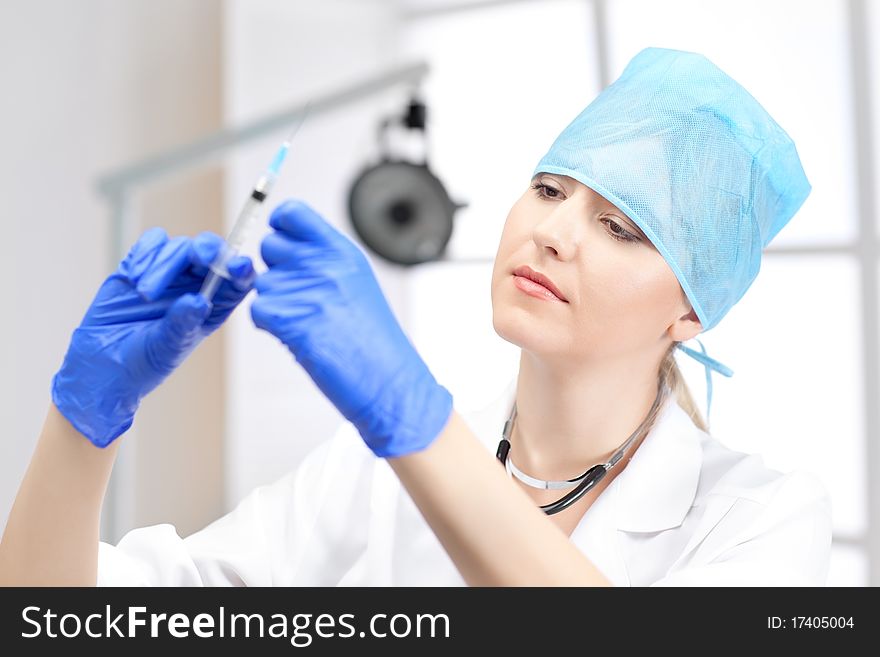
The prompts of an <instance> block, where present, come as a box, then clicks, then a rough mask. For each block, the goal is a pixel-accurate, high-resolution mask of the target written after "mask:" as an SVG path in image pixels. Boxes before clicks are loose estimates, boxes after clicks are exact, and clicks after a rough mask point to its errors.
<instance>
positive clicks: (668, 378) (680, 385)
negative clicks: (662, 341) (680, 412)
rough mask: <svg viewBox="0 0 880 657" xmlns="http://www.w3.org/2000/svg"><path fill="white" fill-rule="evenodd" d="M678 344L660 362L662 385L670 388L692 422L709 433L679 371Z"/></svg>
mask: <svg viewBox="0 0 880 657" xmlns="http://www.w3.org/2000/svg"><path fill="white" fill-rule="evenodd" d="M678 344H679V343H678V342H673V343H672V345H670V347H669V350H668V351H667V352H666V354H665V355H664V356H663V360H662V361H661V362H660V372H659V377H660V381H661V383H662V382H665V384H666V385H667V386H668V387H669V390H670V391H671V392H672V394H674V395H675V400H676V401H677V402H678V405H679V406H681V407H682V408H683V409H684V411H685V412H686V413H687V414H688V415H689V416H690V418H691V421H692V422H693V423H694V424H695V425H696V426H697V427H698V428H699V429H702V430H703V431H705V432H706V433H709V427H708V425H707V424H706V421H705V420H704V419H703V415H702V413H700V409H699V408H698V407H697V405H696V404H695V403H694V398H693V396H692V395H691V391H690V388H688V385H687V383H686V382H685V380H684V377H683V376H682V374H681V371H680V370H679V369H678V363H676V362H675V347H676V345H678Z"/></svg>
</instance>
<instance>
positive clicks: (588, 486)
mask: <svg viewBox="0 0 880 657" xmlns="http://www.w3.org/2000/svg"><path fill="white" fill-rule="evenodd" d="M666 391H668V388H667V386H666V385H665V383H664V382H662V381H661V382H660V383H659V384H658V390H657V396H656V397H655V398H654V403H653V405H652V406H651V409H650V410H649V411H648V414H647V415H646V416H645V419H644V420H642V423H641V424H640V425H639V426H638V427H637V428H636V430H635V431H633V433H632V435H630V437H629V438H627V439H626V440H625V441H624V443H623V444H622V445H621V446H620V447H619V448H618V449H617V451H615V452H614V454H612V455H611V458H610V459H608V461H607V462H606V463H600V464H598V465H594V466H593V467H592V468H590V469H589V470H587V471H586V472H584V473H583V474H582V475H580V476H579V477H575V478H574V479H566V480H563V481H547V480H544V479H537V478H535V477H531V476H529V475H527V474H526V473H524V472H523V471H522V470H520V469H519V468H517V467H516V466H515V465H514V464H513V461H512V460H511V459H510V458H509V453H510V434H511V432H512V431H513V423H514V420H516V402H514V403H513V408H512V409H511V411H510V417H508V418H507V421H506V422H505V423H504V429H503V431H502V433H501V442H499V443H498V451H497V452H496V454H495V456H496V457H497V458H498V460H499V461H501V464H502V465H503V466H504V468H505V470H507V474H508V475H510V476H513V477H516V478H517V479H519V480H520V481H522V482H523V483H524V484H526V485H528V486H531V487H532V488H540V489H543V490H562V489H567V488H572V490H571V491H569V492H568V493H566V494H565V495H563V496H562V497H561V498H559V499H558V500H556V501H555V502H551V503H550V504H543V505H540V508H541V510H542V511H544V513H546V514H547V515H548V516H549V515H553V514H554V513H559V512H560V511H564V510H565V509H567V508H568V507H570V506H571V505H572V504H574V503H575V502H577V501H578V500H579V499H581V498H582V497H583V496H584V495H586V494H587V493H588V492H589V491H590V490H592V489H593V487H595V486H596V484H598V483H599V482H600V481H602V479H604V478H605V475H607V474H608V472H609V470H611V468H613V467H614V466H615V465H617V462H618V461H620V459H621V458H623V455H624V454H625V453H626V450H627V449H628V448H629V447H630V445H632V443H633V442H634V441H635V440H636V439H637V438H638V437H639V436H641V435H642V434H643V432H644V430H645V428H646V426H648V425H649V423H651V422H653V420H654V418H655V416H656V414H657V409H659V408H660V405H661V404H662V403H663V400H664V399H665V398H666V395H665V394H664V393H665V392H666Z"/></svg>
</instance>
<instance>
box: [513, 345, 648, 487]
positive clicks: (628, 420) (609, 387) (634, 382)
mask: <svg viewBox="0 0 880 657" xmlns="http://www.w3.org/2000/svg"><path fill="white" fill-rule="evenodd" d="M645 362H646V359H645V357H644V355H643V354H642V355H641V356H640V357H639V358H638V359H636V358H631V359H626V358H623V359H617V360H609V361H605V362H601V363H597V364H591V365H590V366H589V367H584V366H581V367H573V366H571V365H570V364H568V365H566V364H563V365H558V364H549V363H548V362H547V361H545V360H542V359H540V358H538V357H536V356H535V355H534V354H532V353H530V352H527V351H525V350H523V351H522V355H521V357H520V367H519V376H518V378H517V386H516V406H517V418H516V421H515V423H514V426H513V432H512V434H511V455H512V458H513V459H514V461H515V462H516V465H517V467H519V468H520V469H521V470H523V471H524V472H526V473H528V474H530V475H532V476H534V477H539V478H541V479H568V478H571V477H574V476H577V475H579V474H581V473H582V472H583V471H584V470H586V469H587V468H589V467H591V466H593V465H595V464H597V463H601V462H603V461H605V460H607V459H608V458H609V457H610V456H611V455H612V454H613V453H614V452H615V451H616V450H617V448H618V447H620V445H621V444H622V443H623V442H624V441H625V440H626V439H627V438H628V437H629V436H630V435H631V434H632V433H633V431H635V430H636V428H638V426H639V425H640V424H641V423H642V421H643V420H644V419H645V416H646V415H647V414H648V412H649V411H650V409H651V406H652V404H653V403H654V399H655V398H656V396H657V365H654V366H653V367H651V366H649V367H646V366H645Z"/></svg>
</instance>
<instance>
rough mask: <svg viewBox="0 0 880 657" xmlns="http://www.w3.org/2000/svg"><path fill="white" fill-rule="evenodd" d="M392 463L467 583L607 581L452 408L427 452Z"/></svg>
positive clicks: (589, 583)
mask: <svg viewBox="0 0 880 657" xmlns="http://www.w3.org/2000/svg"><path fill="white" fill-rule="evenodd" d="M389 463H390V465H391V467H392V468H393V469H394V471H395V472H396V473H397V476H398V477H399V478H400V480H401V482H403V485H404V486H405V487H406V489H407V491H408V492H409V494H410V496H411V497H412V499H413V501H414V502H415V503H416V505H417V506H418V507H419V509H420V510H421V512H422V514H423V515H424V516H425V519H426V520H427V521H428V524H430V525H431V528H432V529H433V530H434V533H435V534H436V535H437V537H438V538H439V539H440V542H441V543H442V544H443V547H444V548H445V549H446V551H447V553H448V554H449V556H450V557H451V558H452V560H453V562H454V563H455V565H456V566H457V567H458V570H459V572H460V573H461V574H462V576H463V577H464V579H465V581H466V582H467V583H468V584H470V585H472V586H520V585H524V586H534V585H538V586H566V585H568V586H611V582H609V581H608V579H607V578H606V577H605V576H604V575H603V574H602V573H601V572H600V571H599V570H598V569H597V568H596V567H595V566H594V565H593V563H592V562H591V561H590V560H589V559H588V558H587V557H586V556H584V554H583V553H582V552H581V551H580V550H578V549H577V548H576V547H575V546H574V544H572V543H571V541H570V540H569V539H568V537H567V536H565V534H564V533H563V532H562V530H560V529H559V528H558V527H557V526H556V525H555V524H553V523H552V522H550V521H549V520H548V518H547V516H546V515H545V514H544V513H543V512H542V511H541V510H540V509H538V507H537V506H536V505H535V504H534V502H532V500H530V499H529V497H528V496H527V495H526V494H525V493H524V492H523V491H522V490H520V489H519V488H517V487H516V486H515V485H514V484H513V483H512V482H511V481H510V479H509V478H508V477H507V476H506V475H505V473H504V470H503V469H502V468H500V467H498V463H497V461H496V460H495V459H494V458H493V457H492V455H491V454H490V453H489V452H487V451H486V448H485V447H483V445H481V444H480V442H479V441H478V439H477V437H476V436H474V434H473V433H472V432H471V430H470V428H469V427H468V426H467V424H465V422H464V420H463V419H462V418H461V417H460V416H459V415H458V413H457V412H456V411H454V410H453V412H452V415H451V417H450V420H449V422H448V423H447V425H446V427H445V428H444V429H443V431H442V432H441V433H440V435H439V436H438V437H437V439H436V440H435V441H434V442H433V443H432V444H431V445H430V446H429V447H428V448H427V449H424V450H422V451H420V452H415V453H413V454H408V455H406V456H402V457H398V458H393V459H389Z"/></svg>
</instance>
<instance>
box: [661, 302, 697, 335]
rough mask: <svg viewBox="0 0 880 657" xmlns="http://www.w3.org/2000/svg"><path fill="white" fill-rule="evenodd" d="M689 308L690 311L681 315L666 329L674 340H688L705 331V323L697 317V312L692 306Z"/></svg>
mask: <svg viewBox="0 0 880 657" xmlns="http://www.w3.org/2000/svg"><path fill="white" fill-rule="evenodd" d="M689 308H690V309H689V310H688V312H686V313H685V314H684V315H681V316H680V317H679V318H678V319H676V320H675V321H674V322H673V323H672V324H670V325H669V328H668V329H666V332H667V333H668V334H669V337H670V338H672V340H673V341H674V342H687V341H688V340H690V339H691V338H693V337H694V336H697V335H699V334H700V333H702V331H703V325H702V323H701V322H700V320H699V318H698V317H697V312H696V311H695V310H694V309H693V308H691V307H690V306H689Z"/></svg>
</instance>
